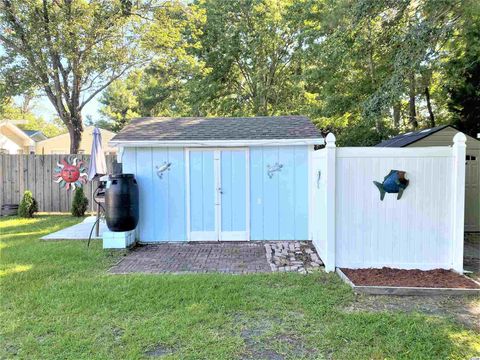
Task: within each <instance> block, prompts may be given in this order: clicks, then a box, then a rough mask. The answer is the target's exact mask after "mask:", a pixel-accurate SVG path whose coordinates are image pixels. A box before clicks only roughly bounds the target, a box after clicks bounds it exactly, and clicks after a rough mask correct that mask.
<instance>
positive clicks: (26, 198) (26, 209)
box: [18, 190, 38, 218]
mask: <svg viewBox="0 0 480 360" xmlns="http://www.w3.org/2000/svg"><path fill="white" fill-rule="evenodd" d="M37 211H38V204H37V200H35V198H34V197H33V194H32V192H31V191H29V190H27V191H25V192H24V193H23V197H22V201H21V202H20V206H19V207H18V216H20V217H23V218H31V217H33V214H34V213H36V212H37Z"/></svg>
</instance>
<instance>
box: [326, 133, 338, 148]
mask: <svg viewBox="0 0 480 360" xmlns="http://www.w3.org/2000/svg"><path fill="white" fill-rule="evenodd" d="M325 140H326V143H327V147H334V146H335V141H336V138H335V135H333V134H332V133H329V134H328V135H327V137H326V138H325Z"/></svg>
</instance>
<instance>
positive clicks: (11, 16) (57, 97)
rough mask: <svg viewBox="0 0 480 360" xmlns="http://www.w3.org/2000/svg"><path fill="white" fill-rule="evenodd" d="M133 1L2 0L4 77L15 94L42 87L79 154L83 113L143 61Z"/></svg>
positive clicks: (0, 25) (0, 24) (0, 23)
mask: <svg viewBox="0 0 480 360" xmlns="http://www.w3.org/2000/svg"><path fill="white" fill-rule="evenodd" d="M132 11H133V6H132V3H131V2H130V1H127V0H112V1H102V0H76V1H73V0H55V1H48V0H42V1H40V0H22V1H14V0H2V2H1V6H0V41H1V42H2V47H3V49H4V52H5V56H4V57H3V59H2V60H3V61H2V63H3V64H4V65H5V66H2V69H1V72H0V75H1V76H2V77H3V79H4V80H3V81H2V82H3V83H6V84H10V85H9V87H10V90H9V91H10V92H15V91H17V92H21V91H22V90H23V89H25V88H32V87H34V88H39V89H41V90H42V91H43V92H44V94H45V95H46V96H47V97H48V99H49V100H50V102H51V103H52V105H53V106H54V108H55V110H56V112H57V114H58V117H59V118H60V119H61V120H62V122H63V123H64V124H65V126H66V127H67V129H68V132H69V133H70V152H71V153H77V151H78V147H79V144H80V141H81V137H82V132H83V124H82V109H83V108H84V106H85V105H86V104H87V103H88V102H89V101H91V100H92V99H93V98H94V97H95V96H96V95H97V94H98V93H100V92H101V91H102V90H103V89H105V88H106V87H107V86H108V85H109V84H110V83H112V82H113V81H114V80H115V79H118V78H119V77H121V76H122V75H123V74H125V73H127V71H128V70H129V69H130V68H131V67H133V66H134V65H137V64H139V63H141V62H142V61H143V58H142V57H141V56H140V54H139V52H138V51H137V47H136V43H137V41H136V37H135V31H134V30H135V29H134V21H133V18H134V17H133V16H132Z"/></svg>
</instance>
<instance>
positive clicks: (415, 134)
mask: <svg viewBox="0 0 480 360" xmlns="http://www.w3.org/2000/svg"><path fill="white" fill-rule="evenodd" d="M449 126H450V125H442V126H436V127H433V128H430V129H424V130H419V131H412V132H409V133H406V134H400V135H397V136H395V137H393V138H391V139H388V140H384V141H382V142H381V143H379V144H377V145H375V147H405V146H408V145H410V144H413V143H414V142H417V141H419V140H421V139H423V138H426V137H427V136H430V135H432V134H434V133H436V132H438V131H440V130H443V129H445V128H447V127H449Z"/></svg>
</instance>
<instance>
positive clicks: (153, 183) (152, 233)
mask: <svg viewBox="0 0 480 360" xmlns="http://www.w3.org/2000/svg"><path fill="white" fill-rule="evenodd" d="M122 162H123V171H124V172H125V173H133V174H135V176H136V178H137V181H138V184H139V191H140V221H139V225H138V227H137V232H138V238H139V240H140V241H142V242H158V241H186V239H187V233H186V232H187V229H186V227H187V224H186V223H187V222H186V216H187V215H186V173H185V169H186V166H185V149H184V148H155V147H151V148H133V147H127V148H125V150H124V153H123V158H122ZM164 162H171V163H172V165H171V167H170V170H169V171H165V172H164V173H163V178H162V179H160V178H159V177H158V176H157V174H156V169H155V166H161V165H163V163H164ZM275 163H279V164H282V165H283V167H282V169H281V170H280V171H278V172H274V173H273V176H272V177H271V178H270V177H269V176H268V174H267V167H268V165H275ZM249 196H250V239H251V240H307V239H308V146H265V147H251V148H250V195H249ZM224 210H225V211H227V210H228V209H227V208H226V209H224Z"/></svg>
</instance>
